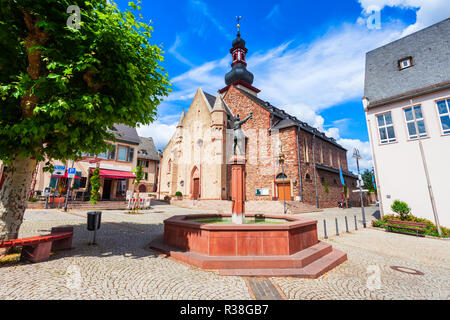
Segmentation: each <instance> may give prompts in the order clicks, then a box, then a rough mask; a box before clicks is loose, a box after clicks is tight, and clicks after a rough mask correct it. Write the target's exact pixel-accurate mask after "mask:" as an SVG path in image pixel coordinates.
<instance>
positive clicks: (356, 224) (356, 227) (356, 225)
mask: <svg viewBox="0 0 450 320" xmlns="http://www.w3.org/2000/svg"><path fill="white" fill-rule="evenodd" d="M355 230H358V223H357V222H356V216H355Z"/></svg>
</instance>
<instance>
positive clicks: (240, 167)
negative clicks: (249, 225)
mask: <svg viewBox="0 0 450 320" xmlns="http://www.w3.org/2000/svg"><path fill="white" fill-rule="evenodd" d="M229 163H230V165H231V200H232V217H231V220H232V223H233V224H243V223H244V219H245V156H244V155H234V156H232V157H231V159H230V162H229Z"/></svg>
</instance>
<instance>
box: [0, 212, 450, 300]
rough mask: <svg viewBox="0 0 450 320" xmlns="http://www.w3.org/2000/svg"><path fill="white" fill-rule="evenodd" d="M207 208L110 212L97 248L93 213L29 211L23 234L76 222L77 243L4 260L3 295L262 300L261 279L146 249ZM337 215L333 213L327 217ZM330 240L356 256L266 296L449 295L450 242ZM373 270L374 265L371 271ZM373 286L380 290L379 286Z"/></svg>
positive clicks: (279, 282) (349, 236)
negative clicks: (172, 225) (180, 219)
mask: <svg viewBox="0 0 450 320" xmlns="http://www.w3.org/2000/svg"><path fill="white" fill-rule="evenodd" d="M349 210H351V209H349ZM206 212H210V211H207V210H195V211H193V210H189V209H183V208H179V207H175V206H170V205H156V206H154V207H153V208H152V209H151V210H147V211H145V213H144V214H142V215H128V214H124V213H123V212H122V211H103V214H102V226H101V229H100V230H99V232H98V233H97V243H98V245H97V246H90V245H88V243H89V242H90V241H91V240H92V233H91V232H89V231H87V230H86V211H84V212H83V211H72V212H70V213H63V212H58V211H56V210H45V211H44V210H27V212H26V214H25V220H24V223H23V225H22V228H21V233H20V237H28V236H33V235H39V234H46V233H48V232H49V231H50V229H51V228H52V227H54V226H61V225H72V226H74V230H75V236H74V241H73V246H74V248H73V249H72V250H69V251H63V252H58V253H56V254H54V255H53V256H52V257H51V258H50V260H49V261H46V262H42V263H36V264H14V265H0V283H1V286H0V299H2V300H3V299H192V300H195V299H202V300H211V299H237V300H245V299H252V298H254V297H256V298H260V299H263V298H264V297H263V296H264V290H262V291H261V290H260V291H261V292H259V291H258V289H255V288H252V285H250V283H253V284H254V283H257V282H258V281H259V280H254V279H244V278H241V277H225V276H220V275H219V274H218V273H217V272H211V271H203V270H200V269H196V268H193V267H191V266H188V265H185V264H182V263H178V262H176V261H173V260H172V259H168V258H166V257H165V256H161V255H157V254H156V253H155V252H153V251H151V250H149V249H147V248H146V247H147V245H148V243H150V241H151V240H152V239H153V238H154V237H156V236H157V235H158V234H160V233H161V232H162V231H163V224H162V223H163V220H164V219H166V218H168V217H170V216H173V215H178V214H189V213H206ZM213 212H214V211H213ZM320 214H327V212H324V213H322V212H321V213H315V214H314V215H316V217H318V218H320V217H319V216H318V215H320ZM311 215H313V214H311ZM304 216H305V217H306V215H304ZM311 217H312V216H311ZM333 217H334V216H333V211H332V210H331V211H330V212H329V213H328V215H327V219H334V218H333ZM319 230H320V228H319ZM327 242H329V243H331V244H332V245H333V246H334V247H336V248H337V249H340V250H342V251H344V252H347V254H348V257H349V260H348V261H347V262H345V263H343V264H342V265H340V266H338V267H337V268H335V269H333V270H331V271H330V272H328V273H327V274H325V275H324V276H322V277H321V278H319V279H316V280H307V279H296V278H271V279H270V282H271V283H272V285H273V286H269V285H268V286H267V288H266V289H267V290H268V291H267V290H266V291H267V293H270V294H271V295H272V296H274V298H275V296H276V293H278V291H277V292H275V291H273V288H274V287H276V288H277V289H279V290H280V291H281V295H280V296H281V297H282V298H285V297H286V298H288V299H448V298H449V285H450V284H449V279H450V257H449V246H450V242H449V241H444V240H435V239H425V238H417V237H412V236H406V235H400V234H394V233H386V232H382V231H378V230H373V229H365V230H359V231H358V232H352V233H345V234H342V235H341V236H339V237H332V238H330V239H328V240H327ZM370 266H375V267H370ZM391 266H401V267H409V268H413V269H416V270H419V271H421V272H423V273H424V275H423V276H419V275H412V274H407V273H402V272H399V271H396V270H393V269H391V268H390V267H391ZM368 267H370V268H372V269H369V272H368V269H367V268H368ZM376 267H378V268H379V269H380V276H381V277H380V279H381V283H380V289H374V290H370V289H368V286H367V284H368V282H367V281H368V279H369V278H370V276H371V275H374V274H376ZM373 268H375V269H373ZM373 270H375V271H373ZM370 279H372V278H370ZM261 281H263V280H261ZM264 281H265V280H264ZM267 281H268V280H267ZM266 284H268V282H267V283H266ZM369 285H370V286H371V287H373V286H375V287H376V285H377V283H376V281H375V282H374V281H372V282H369ZM259 289H261V288H259ZM263 289H264V288H263ZM249 290H251V291H249ZM255 290H256V291H255ZM276 298H279V296H276Z"/></svg>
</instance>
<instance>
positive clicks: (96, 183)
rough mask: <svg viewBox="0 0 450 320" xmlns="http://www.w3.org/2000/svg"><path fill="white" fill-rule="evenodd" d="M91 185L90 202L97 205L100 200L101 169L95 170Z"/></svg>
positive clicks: (90, 180) (90, 181)
mask: <svg viewBox="0 0 450 320" xmlns="http://www.w3.org/2000/svg"><path fill="white" fill-rule="evenodd" d="M89 183H90V185H91V199H90V200H89V201H90V202H91V203H92V204H97V203H98V199H99V198H100V193H99V190H100V185H101V183H100V169H99V168H95V169H94V172H93V173H92V176H91V178H90V179H89Z"/></svg>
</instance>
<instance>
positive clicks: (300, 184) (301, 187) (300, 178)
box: [296, 127, 303, 202]
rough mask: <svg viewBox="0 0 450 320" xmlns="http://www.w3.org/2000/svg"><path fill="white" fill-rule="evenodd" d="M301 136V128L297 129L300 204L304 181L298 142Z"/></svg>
mask: <svg viewBox="0 0 450 320" xmlns="http://www.w3.org/2000/svg"><path fill="white" fill-rule="evenodd" d="M299 134H300V127H297V136H296V138H297V159H298V183H299V185H298V187H299V189H300V190H299V193H300V202H303V181H302V168H301V160H300V144H299V141H298V135H299Z"/></svg>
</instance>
